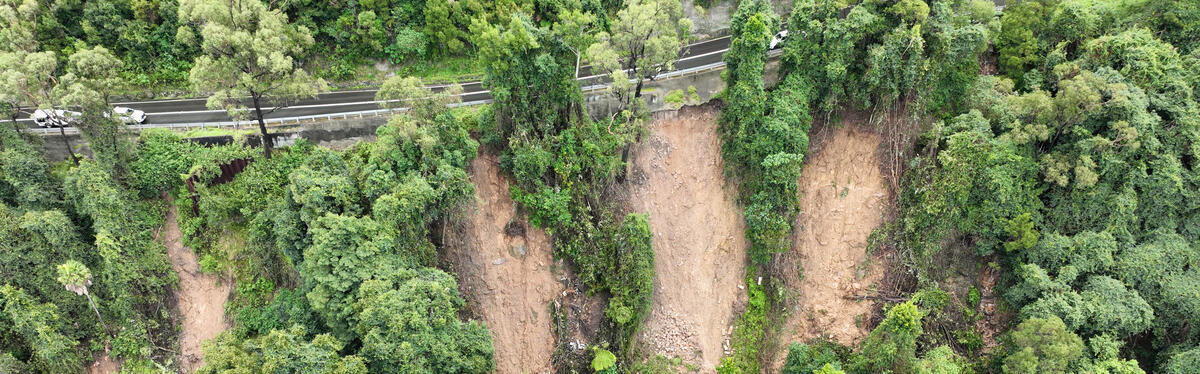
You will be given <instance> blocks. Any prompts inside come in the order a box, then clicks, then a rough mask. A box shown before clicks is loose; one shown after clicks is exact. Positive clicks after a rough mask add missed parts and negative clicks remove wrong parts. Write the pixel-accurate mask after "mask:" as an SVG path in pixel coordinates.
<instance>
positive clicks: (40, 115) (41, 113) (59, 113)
mask: <svg viewBox="0 0 1200 374" xmlns="http://www.w3.org/2000/svg"><path fill="white" fill-rule="evenodd" d="M78 118H79V112H72V111H69V110H62V109H54V110H49V109H38V110H35V111H33V123H36V124H37V125H38V126H41V127H67V126H71V125H73V124H75V120H76V119H78Z"/></svg>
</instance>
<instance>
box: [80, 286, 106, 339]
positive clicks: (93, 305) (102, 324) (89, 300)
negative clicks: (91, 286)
mask: <svg viewBox="0 0 1200 374" xmlns="http://www.w3.org/2000/svg"><path fill="white" fill-rule="evenodd" d="M83 295H84V296H87V298H88V304H89V305H91V306H92V311H93V312H96V318H97V319H99V320H100V326H101V327H104V332H105V333H109V334H111V333H112V331H109V330H108V324H105V323H104V317H101V316H100V308H97V307H96V302H95V301H92V293H91V292H84V293H83Z"/></svg>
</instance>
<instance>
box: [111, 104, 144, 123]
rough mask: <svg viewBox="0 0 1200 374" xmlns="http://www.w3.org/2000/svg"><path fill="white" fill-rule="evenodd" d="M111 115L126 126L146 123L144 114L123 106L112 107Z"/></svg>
mask: <svg viewBox="0 0 1200 374" xmlns="http://www.w3.org/2000/svg"><path fill="white" fill-rule="evenodd" d="M112 112H113V114H114V115H116V116H117V119H119V120H121V122H124V123H125V124H127V125H132V124H138V123H146V112H143V111H140V110H137V109H133V108H127V107H123V106H119V107H114V108H113V110H112Z"/></svg>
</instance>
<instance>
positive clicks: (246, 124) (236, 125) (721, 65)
mask: <svg viewBox="0 0 1200 374" xmlns="http://www.w3.org/2000/svg"><path fill="white" fill-rule="evenodd" d="M781 54H782V51H781V50H778V49H776V50H771V51H768V53H767V56H768V58H775V57H779V55H781ZM722 69H725V62H724V61H718V62H714V63H711V64H707V65H701V66H696V67H691V68H687V69H683V70H675V71H670V72H667V73H664V74H662V75H659V76H658V77H655V78H654V79H655V80H656V81H657V80H670V79H677V78H683V77H687V76H695V75H700V74H705V73H709V72H713V71H717V70H722ZM634 81H635V80H633V79H631V80H630V82H634ZM608 87H609V85H608V84H593V85H589V86H585V87H582V88H581V90H582V91H583V93H584V94H593V93H597V92H601V91H604V90H607V89H608ZM467 94H473V92H464V93H462V94H460V96H461V95H467ZM491 102H492V100H491V99H488V100H476V101H468V102H462V103H456V104H451V105H450V106H451V107H463V106H474V105H482V104H488V103H491ZM407 110H408V108H406V107H405V108H395V109H372V110H362V111H355V112H344V113H329V114H314V115H307V116H296V117H285V118H268V119H266V120H265V121H263V122H264V123H265V124H266V125H267V126H271V127H274V126H284V125H298V124H302V123H315V122H321V121H333V120H347V119H359V118H371V117H382V116H386V115H391V114H392V113H401V112H405V111H407ZM257 126H258V121H257V120H243V121H217V122H199V123H164V124H150V125H131V126H128V127H127V128H128V129H129V130H132V131H134V132H140V131H142V130H146V129H173V130H183V131H188V130H192V129H214V128H215V129H231V130H240V129H243V128H250V129H253V128H255V127H257ZM29 131H31V132H33V133H36V134H41V135H56V134H59V133H60V132H62V133H66V134H71V135H74V134H78V133H79V129H78V128H75V127H67V128H65V129H61V131H60V129H59V128H34V129H29Z"/></svg>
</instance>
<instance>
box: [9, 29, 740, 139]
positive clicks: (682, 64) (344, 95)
mask: <svg viewBox="0 0 1200 374" xmlns="http://www.w3.org/2000/svg"><path fill="white" fill-rule="evenodd" d="M728 48H729V37H723V38H718V39H711V40H706V41H703V42H699V43H694V44H692V45H690V46H689V47H688V50H687V53H686V54H685V55H684V56H683V57H681V58H680V59H679V61H677V62H676V63H675V69H676V70H683V69H687V68H692V67H697V66H703V65H707V64H711V63H714V62H718V61H720V60H721V57H722V56H723V55H724V53H725V50H727V49H728ZM579 76H580V78H579V80H580V86H588V85H593V84H598V83H601V82H604V81H605V80H606V79H607V77H605V76H602V75H601V74H595V73H593V72H592V68H591V67H590V66H584V67H581V68H580V69H579ZM428 87H429V88H431V89H433V90H435V91H438V90H441V89H444V88H445V87H446V86H445V85H432V86H428ZM462 88H463V94H462V96H461V97H462V101H463V102H471V101H479V100H487V99H490V98H491V95H490V94H489V93H488V91H487V90H486V89H484V88H483V86H482V85H481V83H480V82H470V83H464V84H462ZM375 91H376V90H375V89H366V90H348V91H333V92H327V93H323V94H320V95H318V96H317V97H316V98H313V99H305V100H300V101H298V102H294V103H292V104H291V105H289V106H286V107H283V108H279V109H277V110H275V111H274V112H272V113H270V114H268V115H267V116H266V117H267V118H287V117H300V116H309V115H319V114H333V113H347V112H358V111H365V110H373V109H379V108H380V107H379V103H378V102H376V101H375ZM206 100H207V99H205V98H200V99H169V100H151V101H136V102H120V103H113V105H114V106H126V107H130V108H134V109H139V110H142V111H145V112H146V117H147V120H146V122H147V124H151V125H153V124H169V123H203V122H220V121H229V120H231V119H230V118H229V115H228V114H226V113H225V111H223V110H211V109H208V108H207V107H206V106H205V102H206ZM263 110H264V111H266V110H270V109H268V108H263ZM21 121H25V122H28V123H29V126H30V127H36V125H34V124H33V122H32V121H29V119H28V118H24V119H21Z"/></svg>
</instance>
